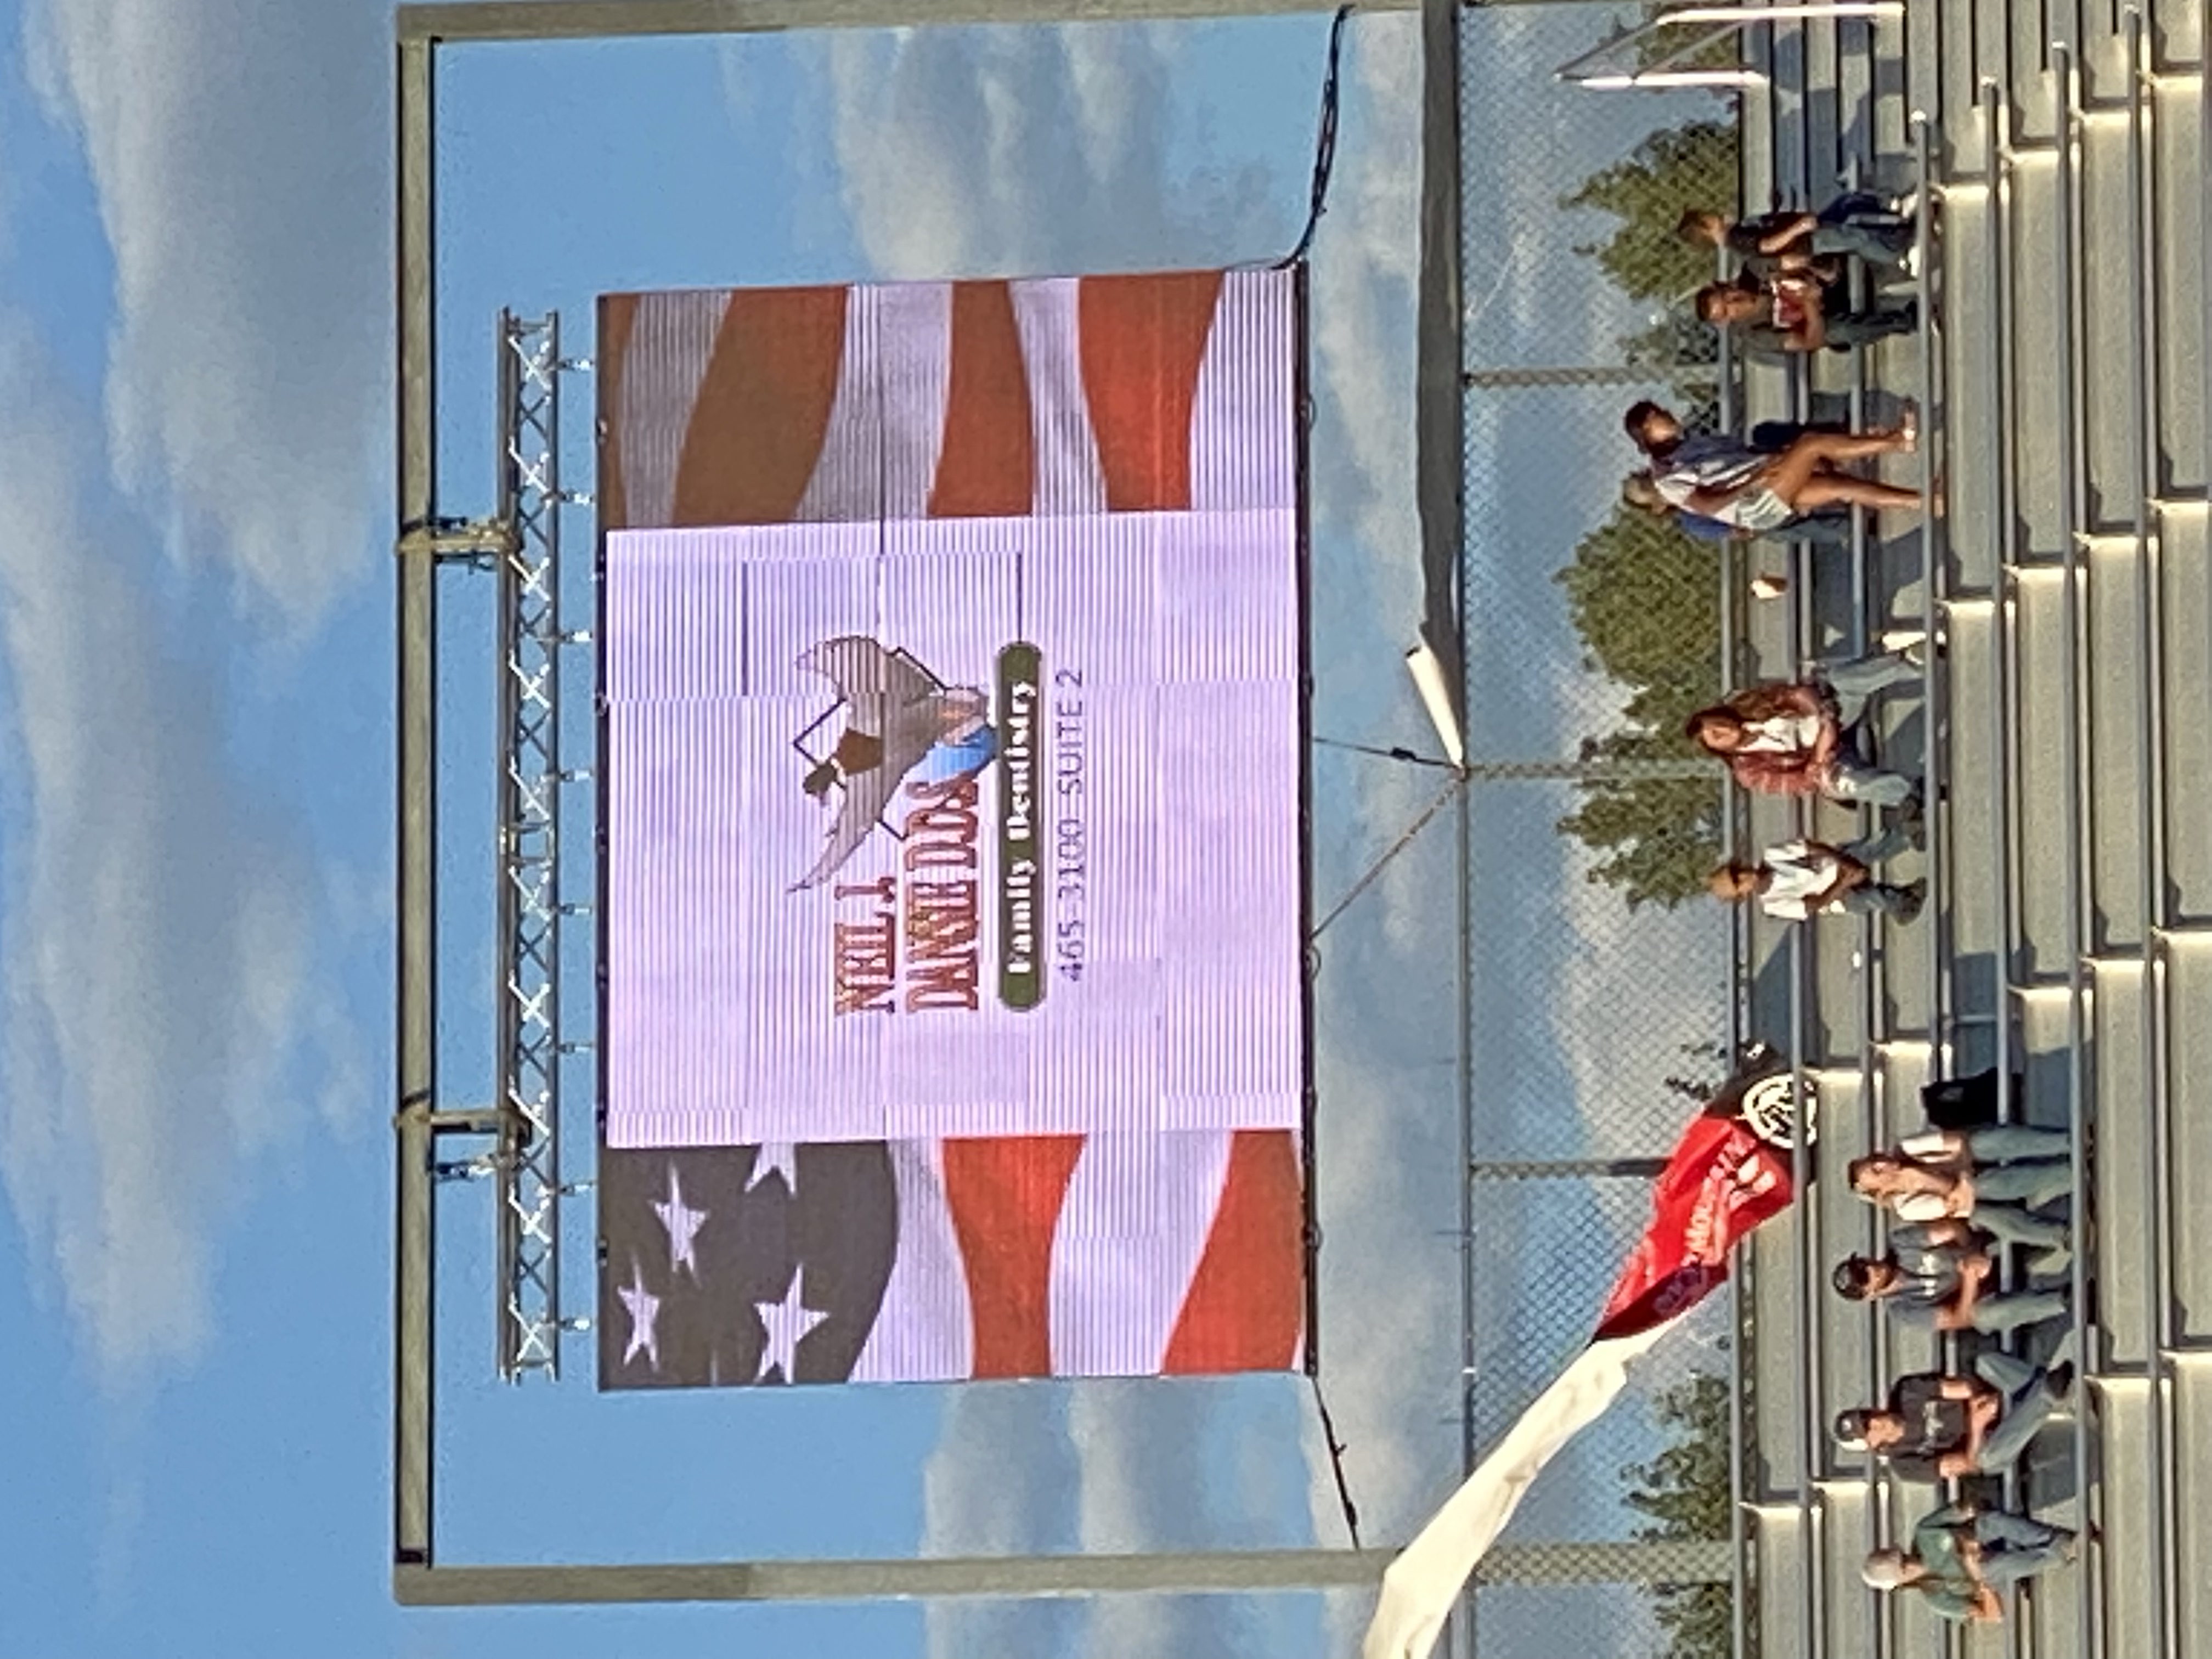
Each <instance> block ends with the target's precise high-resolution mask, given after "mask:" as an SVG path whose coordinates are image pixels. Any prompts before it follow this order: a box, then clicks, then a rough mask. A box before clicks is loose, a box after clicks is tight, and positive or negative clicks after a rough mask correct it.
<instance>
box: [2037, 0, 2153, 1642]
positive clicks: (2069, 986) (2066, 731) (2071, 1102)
mask: <svg viewBox="0 0 2212 1659" xmlns="http://www.w3.org/2000/svg"><path fill="white" fill-rule="evenodd" d="M2051 60H2052V69H2053V71H2054V73H2055V75H2056V76H2057V86H2058V89H2059V95H2060V102H2059V110H2058V116H2057V127H2058V130H2057V212H2056V215H2055V219H2056V230H2057V236H2056V243H2057V248H2056V251H2057V256H2058V266H2059V282H2060V289H2059V301H2060V303H2059V306H2058V308H2057V321H2058V328H2059V339H2058V350H2057V359H2058V363H2059V374H2058V427H2059V431H2060V433H2061V434H2062V435H2063V440H2064V441H2065V443H2066V445H2067V453H2066V455H2065V457H2064V459H2063V463H2062V465H2060V467H2059V469H2058V491H2059V496H2058V505H2059V526H2060V531H2061V533H2062V534H2063V537H2064V545H2063V553H2062V562H2061V571H2062V580H2063V582H2064V583H2065V586H2064V589H2063V592H2062V595H2061V599H2062V615H2063V629H2064V633H2065V635H2066V640H2067V649H2066V653H2065V656H2064V665H2065V672H2064V696H2065V705H2066V714H2067V718H2066V720H2065V722H2064V724H2063V726H2062V727H2061V736H2062V742H2061V763H2060V764H2061V768H2062V769H2063V772H2064V773H2065V775H2066V779H2067V783H2068V791H2067V793H2068V809H2067V812H2066V817H2065V823H2066V834H2065V848H2066V854H2065V857H2066V956H2067V969H2066V990H2067V998H2066V1050H2067V1067H2066V1122H2067V1130H2068V1133H2069V1137H2070V1159H2071V1163H2072V1175H2073V1183H2074V1189H2075V1222H2074V1225H2075V1239H2074V1247H2075V1248H2074V1260H2073V1272H2072V1276H2071V1285H2070V1288H2071V1301H2072V1304H2073V1308H2072V1314H2073V1318H2072V1325H2073V1329H2074V1333H2075V1340H2076V1342H2077V1343H2078V1344H2079V1345H2081V1346H2080V1353H2081V1362H2082V1364H2083V1366H2084V1369H2085V1370H2094V1369H2095V1368H2096V1356H2094V1355H2093V1354H2092V1352H2090V1350H2089V1347H2088V1344H2089V1341H2090V1339H2091V1337H2092V1335H2093V1327H2092V1326H2091V1325H2090V1323H2089V1320H2088V1305H2089V1302H2088V1298H2089V1275H2088V1260H2089V1244H2088V1240H2087V1238H2086V1237H2083V1236H2082V1233H2083V1228H2084V1225H2085V1222H2086V1220H2087V1206H2086V1204H2085V1202H2084V1200H2085V1199H2086V1198H2087V1195H2088V1192H2089V1186H2088V1166H2087V1152H2088V1146H2087V1139H2086V1134H2087V1120H2088V1095H2089V1086H2090V1085H2089V1077H2088V1060H2087V1037H2088V1033H2087V997H2088V994H2089V985H2088V961H2087V943H2088V939H2089V937H2090V928H2091V926H2092V920H2093V919H2092V917H2091V916H2090V914H2089V904H2090V895H2089V893H2088V891H2087V885H2088V884H2087V882H2085V881H2084V879H2083V874H2084V871H2083V866H2084V861H2085V860H2086V858H2087V849H2088V847H2089V845H2090V841H2089V837H2090V824H2089V811H2090V804H2089V789H2090V781H2091V777H2092V773H2091V771H2090V766H2091V756H2090V753H2089V744H2088V741H2087V676H2086V673H2085V670H2084V665H2083V660H2082V658H2083V653H2084V650H2085V648H2086V644H2087V637H2086V630H2085V629H2084V628H2083V626H2082V617H2083V611H2084V609H2085V607H2084V605H2083V604H2082V597H2083V593H2082V590H2083V587H2084V586H2085V583H2086V577H2087V572H2086V570H2085V569H2084V567H2083V564H2082V561H2081V538H2080V532H2081V529H2082V527H2083V526H2082V522H2081V500H2082V496H2083V494H2084V486H2085V477H2084V475H2085V473H2086V469H2087V457H2086V453H2085V450H2084V445H2083V443H2082V440H2081V431H2080V422H2079V418H2078V402H2077V398H2076V396H2075V389H2076V387H2077V386H2078V385H2079V383H2080V378H2081V363H2080V361H2079V341H2080V331H2079V328H2078V325H2077V311H2078V308H2079V307H2080V305H2081V264H2080V261H2081V248H2080V239H2081V229H2080V225H2079V215H2078V213H2077V211H2076V201H2075V192H2076V191H2077V190H2078V188H2079V179H2078V169H2077V168H2076V166H2075V149H2076V146H2077V145H2078V143H2079V141H2080V125H2079V123H2080V117H2081V65H2080V63H2079V60H2078V58H2077V57H2076V55H2075V50H2074V47H2073V46H2071V45H2070V44H2069V43H2066V42H2061V41H2054V42H2053V43H2052V45H2051ZM2081 1402H2082V1403H2081V1407H2080V1409H2081V1416H2082V1420H2081V1421H2080V1422H2079V1423H2078V1424H2077V1425H2076V1430H2075V1478H2076V1481H2077V1485H2078V1486H2079V1489H2080V1493H2081V1504H2082V1505H2083V1508H2084V1509H2085V1510H2086V1509H2087V1506H2088V1503H2089V1486H2088V1480H2087V1474H2088V1425H2087V1420H2086V1419H2087V1414H2088V1412H2089V1409H2090V1407H2089V1391H2088V1390H2086V1389H2085V1390H2084V1391H2083V1394H2082V1396H2081ZM2153 1415H2154V1418H2155V1413H2154V1414H2153ZM2154 1461H2155V1459H2154ZM2081 1599H2082V1602H2083V1606H2084V1607H2085V1609H2086V1608H2087V1606H2088V1605H2089V1602H2090V1601H2091V1597H2090V1596H2089V1595H2084V1596H2083V1597H2082V1598H2081ZM2153 1605H2154V1613H2153V1620H2152V1625H2153V1630H2154V1632H2155V1635H2154V1642H2153V1644H2152V1648H2153V1651H2154V1652H2158V1653H2163V1652H2164V1651H2165V1650H2166V1620H2165V1614H2164V1596H2163V1594H2162V1593H2160V1595H2155V1596H2154V1601H2153ZM2095 1634H2096V1632H2095V1631H2094V1629H2093V1628H2091V1629H2090V1630H2089V1631H2087V1637H2088V1638H2089V1640H2090V1642H2091V1643H2093V1642H2094V1638H2095ZM2093 1651H2094V1649H2093V1647H2085V1650H2084V1652H2085V1656H2086V1655H2087V1654H2090V1653H2093Z"/></svg>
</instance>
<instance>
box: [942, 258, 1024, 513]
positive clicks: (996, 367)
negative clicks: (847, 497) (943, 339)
mask: <svg viewBox="0 0 2212 1659" xmlns="http://www.w3.org/2000/svg"><path fill="white" fill-rule="evenodd" d="M1035 474H1036V440H1035V438H1034V436H1033V435H1031V433H1030V383H1029V376H1028V374H1027V372H1026V371H1025V369H1024V366H1023V362H1022V337H1021V333H1020V331H1018V329H1017V328H1016V327H1015V325H1014V296H1013V290H1012V288H1011V287H1009V286H1008V285H1007V284H1006V283H954V284H953V285H952V386H951V392H949V393H948V394H947V396H946V406H945V447H944V448H943V449H942V450H941V451H939V455H938V461H937V477H936V479H935V481H934V482H933V484H932V485H931V488H930V492H929V516H930V517H931V518H933V519H999V518H1025V517H1027V516H1028V514H1029V511H1030V497H1031V495H1032V494H1033V493H1034V490H1035V483H1034V478H1035Z"/></svg>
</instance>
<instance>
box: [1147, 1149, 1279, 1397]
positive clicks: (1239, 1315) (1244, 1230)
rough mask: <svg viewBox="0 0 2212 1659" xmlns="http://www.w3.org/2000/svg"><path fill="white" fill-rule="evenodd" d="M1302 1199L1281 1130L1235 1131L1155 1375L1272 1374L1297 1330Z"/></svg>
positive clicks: (1277, 1368)
mask: <svg viewBox="0 0 2212 1659" xmlns="http://www.w3.org/2000/svg"><path fill="white" fill-rule="evenodd" d="M1304 1232H1305V1194H1304V1182H1303V1180H1302V1178H1301V1176H1300V1172H1299V1169H1298V1153H1297V1144H1296V1143H1295V1142H1294V1141H1293V1140H1292V1139H1291V1135H1290V1133H1289V1132H1288V1131H1286V1130H1281V1129H1243V1130H1239V1131H1238V1132H1237V1137H1236V1139H1235V1141H1234V1142H1233V1143H1232V1144H1231V1147H1230V1150H1229V1172H1228V1174H1227V1176H1225V1178H1224V1180H1223V1182H1222V1188H1221V1205H1220V1207H1219V1208H1218V1210H1216V1211H1215V1212H1214V1217H1213V1229H1212V1231H1211V1232H1209V1233H1208V1234H1207V1235H1206V1254H1205V1255H1203V1256H1201V1257H1200V1260H1199V1264H1198V1272H1197V1273H1195V1274H1194V1275H1193V1276H1192V1278H1191V1281H1190V1290H1189V1292H1188V1294H1187V1295H1186V1296H1185V1297H1183V1302H1182V1312H1181V1313H1180V1314H1178V1315H1177V1316H1176V1328H1175V1334H1174V1335H1173V1336H1171V1337H1170V1338H1169V1340H1168V1351H1167V1358H1165V1360H1164V1361H1163V1362H1162V1364H1161V1370H1164V1371H1166V1372H1168V1373H1169V1374H1170V1375H1174V1374H1176V1373H1183V1374H1188V1373H1192V1372H1199V1371H1273V1370H1285V1368H1287V1367H1288V1366H1289V1365H1290V1364H1291V1362H1292V1361H1293V1360H1295V1359H1296V1358H1297V1352H1298V1338H1299V1335H1300V1334H1301V1333H1303V1332H1304V1328H1305V1316H1306V1296H1305V1251H1304Z"/></svg>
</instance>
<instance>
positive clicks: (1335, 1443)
mask: <svg viewBox="0 0 2212 1659" xmlns="http://www.w3.org/2000/svg"><path fill="white" fill-rule="evenodd" d="M1350 9H1351V8H1349V7H1346V10H1350ZM1306 1380H1307V1381H1308V1382H1310V1383H1312V1384H1313V1395H1314V1404H1315V1406H1316V1407H1318V1408H1319V1409H1320V1412H1321V1432H1322V1438H1323V1439H1324V1440H1326V1441H1328V1466H1329V1468H1332V1469H1334V1471H1335V1472H1336V1501H1337V1502H1338V1503H1340V1504H1343V1505H1344V1524H1345V1527H1346V1530H1348V1531H1349V1532H1350V1533H1351V1534H1352V1548H1354V1549H1358V1547H1360V1545H1359V1506H1358V1504H1354V1503H1353V1502H1352V1483H1351V1482H1350V1481H1348V1480H1346V1479H1345V1475H1344V1443H1343V1442H1342V1441H1340V1440H1339V1439H1338V1438H1337V1437H1336V1423H1335V1421H1334V1419H1332V1418H1331V1417H1330V1416H1329V1414H1328V1396H1327V1395H1324V1394H1322V1391H1321V1378H1320V1377H1319V1376H1314V1375H1310V1374H1309V1376H1307V1379H1306Z"/></svg>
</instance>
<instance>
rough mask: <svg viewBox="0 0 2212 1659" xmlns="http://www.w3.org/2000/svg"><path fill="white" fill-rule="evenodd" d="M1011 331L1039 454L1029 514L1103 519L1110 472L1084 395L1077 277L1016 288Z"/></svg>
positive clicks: (1031, 435)
mask: <svg viewBox="0 0 2212 1659" xmlns="http://www.w3.org/2000/svg"><path fill="white" fill-rule="evenodd" d="M1011 286H1012V292H1013V296H1014V327H1015V329H1016V331H1018V333H1019V334H1020V336H1021V341H1022V371H1023V374H1024V377H1025V378H1026V379H1027V380H1028V382H1029V388H1030V441H1031V443H1032V444H1033V445H1034V446H1035V447H1036V497H1035V505H1034V507H1033V508H1032V510H1033V511H1034V512H1036V513H1038V514H1040V515H1042V516H1054V515H1058V514H1064V513H1065V514H1073V513H1103V512H1104V511H1105V510H1106V473H1105V470H1104V469H1103V467H1101V466H1100V465H1099V464H1098V439H1097V435H1096V434H1095V433H1094V432H1092V430H1091V404H1090V400H1089V398H1087V397H1085V393H1084V390H1083V353H1082V349H1081V348H1082V329H1081V322H1080V318H1079V312H1078V310H1077V306H1076V299H1077V295H1079V293H1080V292H1081V284H1080V283H1078V282H1077V281H1076V280H1075V279H1074V278H1073V277H1052V278H1049V279H1046V280H1042V281H1038V282H1026V283H1012V285H1011Z"/></svg>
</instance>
